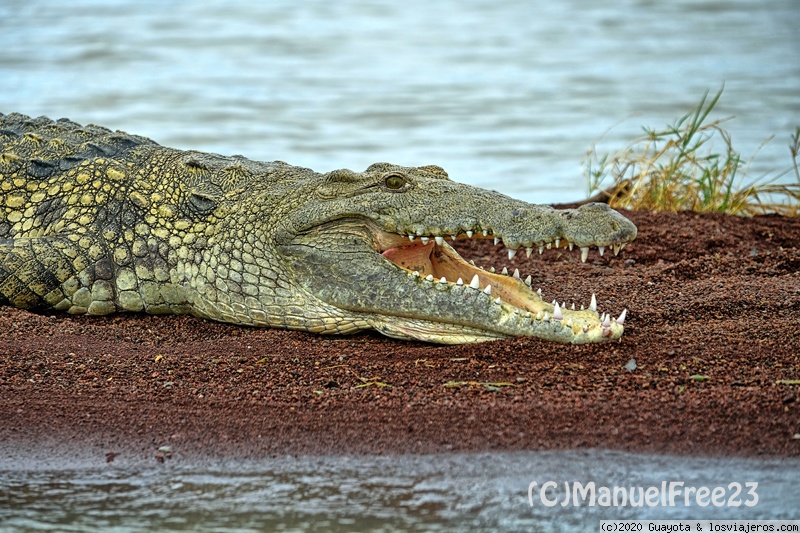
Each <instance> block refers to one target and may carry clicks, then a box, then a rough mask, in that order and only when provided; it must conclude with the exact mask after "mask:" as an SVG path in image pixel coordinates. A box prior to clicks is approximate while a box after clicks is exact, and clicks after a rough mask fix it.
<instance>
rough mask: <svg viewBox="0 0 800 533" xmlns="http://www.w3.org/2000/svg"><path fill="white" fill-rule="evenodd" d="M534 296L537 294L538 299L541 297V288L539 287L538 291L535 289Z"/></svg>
mask: <svg viewBox="0 0 800 533" xmlns="http://www.w3.org/2000/svg"><path fill="white" fill-rule="evenodd" d="M536 294H538V295H539V298H541V297H542V288H541V287H539V288H538V289H536Z"/></svg>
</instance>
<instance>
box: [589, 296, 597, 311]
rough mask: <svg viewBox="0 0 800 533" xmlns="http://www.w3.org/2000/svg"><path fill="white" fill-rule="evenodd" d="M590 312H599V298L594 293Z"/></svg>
mask: <svg viewBox="0 0 800 533" xmlns="http://www.w3.org/2000/svg"><path fill="white" fill-rule="evenodd" d="M589 311H594V312H595V313H596V312H597V298H596V297H595V295H594V293H592V301H591V302H589Z"/></svg>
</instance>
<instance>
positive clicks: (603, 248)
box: [597, 246, 606, 257]
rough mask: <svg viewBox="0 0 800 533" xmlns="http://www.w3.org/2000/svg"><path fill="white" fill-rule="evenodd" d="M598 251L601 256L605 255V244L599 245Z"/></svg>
mask: <svg viewBox="0 0 800 533" xmlns="http://www.w3.org/2000/svg"><path fill="white" fill-rule="evenodd" d="M597 251H598V252H600V257H603V254H604V253H606V247H605V246H598V247H597Z"/></svg>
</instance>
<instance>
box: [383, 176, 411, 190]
mask: <svg viewBox="0 0 800 533" xmlns="http://www.w3.org/2000/svg"><path fill="white" fill-rule="evenodd" d="M383 182H384V183H385V184H386V187H387V188H389V189H395V190H396V189H400V188H401V187H402V186H403V185H405V184H406V179H405V178H404V177H403V176H401V175H399V174H389V175H388V176H386V178H385V179H384V180H383Z"/></svg>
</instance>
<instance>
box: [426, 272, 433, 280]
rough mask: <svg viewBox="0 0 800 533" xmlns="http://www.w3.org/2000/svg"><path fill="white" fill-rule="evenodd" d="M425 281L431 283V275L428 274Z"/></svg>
mask: <svg viewBox="0 0 800 533" xmlns="http://www.w3.org/2000/svg"><path fill="white" fill-rule="evenodd" d="M425 281H433V274H428V275H427V276H425Z"/></svg>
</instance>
